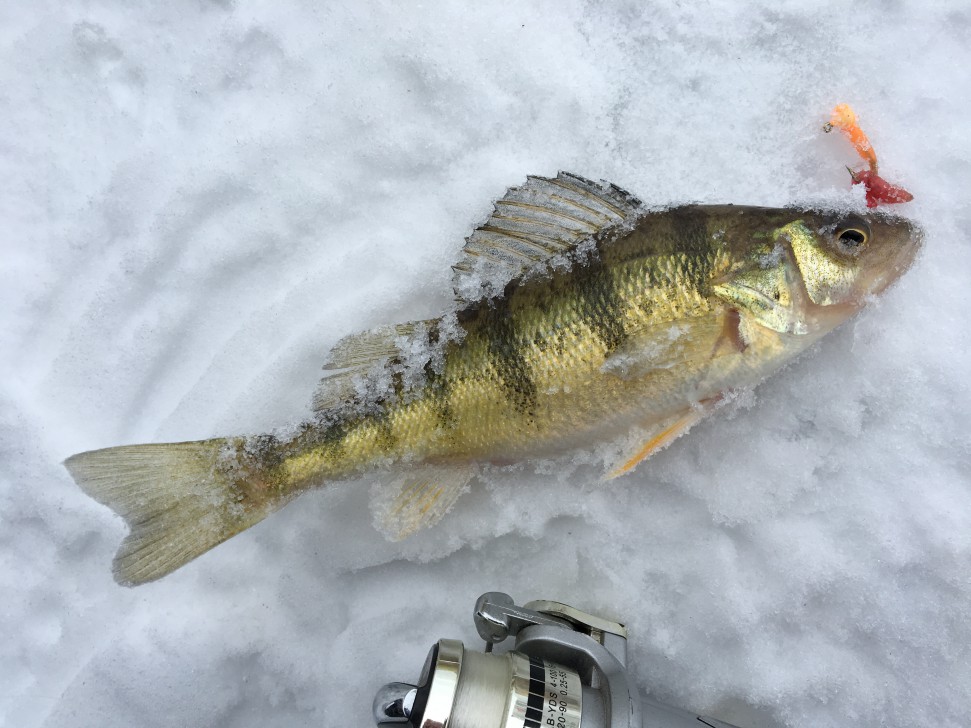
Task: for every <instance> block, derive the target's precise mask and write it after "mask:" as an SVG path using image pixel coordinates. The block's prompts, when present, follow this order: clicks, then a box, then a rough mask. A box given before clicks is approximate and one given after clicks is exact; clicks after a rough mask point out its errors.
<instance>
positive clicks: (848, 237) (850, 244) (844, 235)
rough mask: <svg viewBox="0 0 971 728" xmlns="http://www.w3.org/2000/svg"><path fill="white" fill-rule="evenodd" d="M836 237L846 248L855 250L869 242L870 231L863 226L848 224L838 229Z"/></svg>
mask: <svg viewBox="0 0 971 728" xmlns="http://www.w3.org/2000/svg"><path fill="white" fill-rule="evenodd" d="M835 237H836V240H837V242H838V243H839V244H840V246H841V247H842V248H843V249H844V250H846V251H849V252H855V251H857V250H859V249H860V248H861V247H863V246H864V245H866V244H867V241H868V240H869V239H870V231H869V230H868V229H866V228H865V227H863V226H856V225H854V226H848V227H844V228H840V229H839V230H837V231H836V236H835Z"/></svg>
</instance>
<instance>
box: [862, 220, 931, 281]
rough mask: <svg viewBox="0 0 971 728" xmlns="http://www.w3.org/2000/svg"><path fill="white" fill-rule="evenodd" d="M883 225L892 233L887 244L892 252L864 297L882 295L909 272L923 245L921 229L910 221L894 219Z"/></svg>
mask: <svg viewBox="0 0 971 728" xmlns="http://www.w3.org/2000/svg"><path fill="white" fill-rule="evenodd" d="M884 224H885V225H886V226H887V227H889V228H891V229H892V231H893V232H891V234H890V236H889V237H891V238H894V240H893V242H889V243H888V244H889V245H890V246H892V247H891V250H892V252H891V254H890V256H889V258H888V260H887V261H886V263H885V264H884V265H882V266H881V267H880V268H879V269H878V271H877V273H876V275H875V276H874V277H873V278H872V279H871V281H870V285H868V286H867V287H866V294H865V295H866V297H869V296H876V295H879V294H881V293H883V292H884V291H885V290H887V289H888V288H890V286H892V285H893V284H894V283H896V282H897V280H898V279H899V278H900V277H901V276H903V274H904V273H906V272H907V271H908V270H910V267H911V266H912V265H913V264H914V261H915V260H916V259H917V254H918V253H919V252H920V250H921V248H922V247H923V243H924V231H923V229H922V228H921V227H920V226H919V225H917V224H916V223H913V222H911V221H910V220H905V219H903V218H896V219H893V220H888V221H886V222H885V223H884Z"/></svg>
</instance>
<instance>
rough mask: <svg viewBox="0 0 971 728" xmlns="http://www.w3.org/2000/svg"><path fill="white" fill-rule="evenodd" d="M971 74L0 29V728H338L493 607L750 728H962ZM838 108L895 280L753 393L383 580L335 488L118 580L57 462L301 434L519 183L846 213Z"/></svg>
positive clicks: (528, 469)
mask: <svg viewBox="0 0 971 728" xmlns="http://www.w3.org/2000/svg"><path fill="white" fill-rule="evenodd" d="M969 37H971V7H969V5H968V3H967V2H964V3H957V2H918V1H917V0H909V1H904V0H898V1H896V2H890V1H888V2H875V1H874V2H866V1H863V0H856V1H853V2H805V1H801V2H749V3H743V2H737V3H736V2H730V1H728V0H723V1H721V2H718V1H712V2H675V1H673V0H669V1H666V2H645V1H641V0H638V1H637V2H607V3H601V2H581V1H578V0H556V1H555V2H553V1H550V2H532V3H527V2H515V3H492V2H475V3H469V2H426V3H424V4H421V5H419V4H417V3H411V2H401V3H393V2H344V3H339V2H326V3H318V2H311V1H309V0H307V1H306V2H264V3H246V2H232V0H225V1H222V2H218V1H215V0H213V1H212V2H204V1H202V0H173V1H172V2H166V3H125V2H108V1H107V0H102V1H100V2H98V1H90V2H81V3H57V2H41V1H40V0H37V1H35V2H30V3H6V4H4V5H3V6H2V7H0V46H2V65H0V124H2V127H0V128H2V132H0V173H2V180H3V182H2V192H0V223H2V227H0V246H2V249H0V253H2V261H0V277H2V278H0V316H2V318H0V723H2V724H3V725H5V726H11V727H12V728H32V727H35V726H45V727H51V728H60V727H61V726H92V727H93V726H99V727H102V728H115V727H121V726H144V727H147V728H154V727H156V726H158V727H162V726H226V727H228V726H234V727H235V726H241V727H247V726H253V727H255V726H265V725H274V726H328V727H329V726H352V725H353V726H362V727H363V726H368V725H371V717H370V716H371V699H372V696H373V694H374V692H375V690H376V689H377V688H378V687H379V686H380V685H381V684H382V683H384V682H387V681H390V680H395V679H397V680H409V679H415V678H417V675H418V671H419V669H420V667H421V663H422V661H423V659H424V655H425V652H426V651H427V649H428V648H429V647H430V646H431V644H432V643H433V642H434V641H435V640H437V639H439V638H441V637H451V638H457V639H462V640H464V641H465V642H466V644H467V645H475V646H477V645H479V643H478V639H477V637H476V635H475V632H474V629H473V627H472V622H471V609H472V604H473V602H474V600H475V598H476V597H477V596H478V595H479V594H480V593H481V592H483V591H487V590H492V589H499V590H504V591H507V592H509V593H511V594H512V595H513V596H514V597H515V598H517V599H518V600H521V601H525V600H528V599H534V598H547V599H556V600H561V601H565V602H568V603H572V604H574V605H576V606H578V607H580V608H582V609H586V610H588V611H593V612H596V613H602V614H604V615H605V616H610V617H614V618H616V619H619V620H621V621H625V622H626V623H627V624H628V625H629V627H630V630H631V643H630V654H631V662H632V669H633V670H634V673H635V676H636V681H637V684H638V686H639V687H640V689H641V690H642V691H644V692H649V693H650V694H652V695H653V696H654V697H656V698H658V699H660V700H663V701H666V702H670V703H673V704H676V705H679V706H684V707H689V708H692V709H695V710H698V711H701V712H705V713H707V714H710V715H713V716H715V717H720V718H723V719H725V720H729V721H733V722H737V723H739V724H740V725H743V726H813V727H815V728H819V727H821V726H845V725H853V726H935V727H938V726H964V725H967V721H968V720H969V718H968V715H969V709H971V649H969V645H971V475H969V471H971V450H969V436H968V424H969V421H971V417H969V414H968V412H969V405H971V388H969V384H968V377H969V375H971V353H969V336H968V330H969V326H968V320H967V314H968V310H969V306H971V286H969V283H971V275H969V264H968V261H969V240H968V229H969V227H971V203H969V181H971V141H969V136H971V135H969V121H968V120H969V118H971V100H969V96H968V89H969V88H971V44H969V43H968V38H969ZM838 102H848V103H850V104H852V105H853V106H854V108H855V109H856V111H857V112H858V114H859V116H860V120H861V124H862V126H863V128H864V129H865V130H866V131H867V133H868V134H869V136H870V138H871V139H872V140H873V142H874V144H875V146H876V149H877V152H878V154H879V156H880V159H881V163H882V164H881V172H882V173H883V174H884V176H885V177H887V178H888V179H889V180H891V181H895V182H899V183H901V184H903V185H904V186H906V187H908V188H909V189H910V191H911V192H913V193H914V195H915V201H914V202H913V203H910V204H908V205H905V206H902V207H901V208H900V209H899V211H900V212H901V213H904V214H906V215H908V216H910V217H912V218H913V219H915V220H917V221H919V222H920V224H921V225H923V226H924V228H925V231H926V238H925V249H924V252H923V254H922V256H921V258H920V259H919V261H918V262H917V264H916V266H915V268H914V269H913V270H912V271H911V272H910V273H909V274H908V275H907V276H906V277H905V278H904V279H903V280H902V281H901V282H900V284H899V285H898V286H896V287H895V288H894V289H893V290H892V291H890V292H889V293H888V294H887V295H886V296H885V297H884V298H883V300H882V301H881V302H880V303H879V304H878V305H876V306H875V307H873V308H871V309H869V310H868V311H867V312H865V313H864V315H862V316H861V317H859V318H858V319H857V320H855V321H853V322H852V323H850V324H848V325H846V326H844V327H843V328H842V329H840V330H839V331H838V332H836V333H834V334H833V335H831V336H830V337H828V338H827V339H826V340H825V341H823V342H822V343H821V344H820V345H819V346H817V347H816V348H815V349H813V350H812V351H811V352H810V353H809V354H807V355H806V356H804V357H802V358H801V359H800V360H798V361H797V362H796V363H795V364H794V365H792V366H790V367H788V368H787V369H786V370H785V371H783V372H782V373H781V374H780V375H778V376H776V377H775V378H774V379H772V380H771V381H770V382H768V383H766V384H764V385H763V386H761V387H760V388H759V389H757V390H756V391H755V393H754V395H753V396H751V397H748V398H744V399H743V401H742V402H740V403H736V404H735V405H733V406H732V407H729V408H726V409H724V410H722V411H721V412H719V413H718V414H717V415H716V416H715V417H713V418H711V419H710V420H708V421H706V422H705V423H703V424H702V425H700V426H698V427H697V428H695V429H694V430H693V431H692V432H691V433H690V434H689V435H688V436H686V437H684V438H681V439H680V440H678V441H677V442H676V443H675V444H674V445H673V446H671V447H670V448H668V449H667V450H665V451H664V452H662V453H661V454H660V455H658V456H656V457H655V458H653V459H652V460H650V461H648V462H646V463H644V464H642V465H641V466H640V467H639V468H638V469H637V470H636V471H635V472H634V473H633V474H632V475H630V476H627V477H624V478H622V479H619V480H616V481H613V482H611V483H609V484H602V483H600V482H599V481H598V479H597V474H598V473H599V472H602V467H600V466H597V465H596V464H593V465H575V464H573V463H570V462H569V461H566V462H564V463H561V464H559V465H554V466H549V465H547V466H546V467H542V468H537V467H536V466H531V465H526V466H524V467H521V468H518V469H513V470H510V471H507V472H501V473H496V474H493V475H491V476H488V477H487V478H485V479H484V480H480V481H478V482H476V483H475V485H474V488H473V492H472V493H471V494H469V495H467V496H465V497H464V498H463V499H462V500H460V501H459V503H458V504H457V506H456V507H455V509H454V510H453V511H452V512H451V513H450V514H449V515H448V516H447V517H446V518H445V519H444V521H443V522H442V523H441V524H439V526H437V527H436V528H435V529H433V530H430V531H427V532H425V533H422V534H420V535H418V536H416V537H414V538H411V539H409V540H407V541H405V542H403V543H399V544H394V543H390V542H387V541H385V540H384V539H383V537H381V536H380V535H379V534H378V533H377V532H376V531H374V529H373V527H372V525H371V515H370V512H369V510H368V482H367V481H366V480H364V481H362V482H361V483H359V484H357V485H356V486H354V487H347V488H343V489H330V490H328V489H326V488H325V489H322V490H319V491H316V492H315V493H313V494H310V495H307V496H304V497H302V498H300V499H299V500H298V501H297V502H295V503H294V504H292V505H290V506H289V507H288V508H286V509H285V510H284V511H282V512H281V513H279V514H277V515H275V516H273V517H271V518H269V519H268V520H267V521H265V522H264V523H261V524H260V525H258V526H257V527H255V528H253V529H252V530H250V531H248V532H246V533H244V534H242V535H240V536H237V537H236V538H234V539H232V540H231V541H229V542H227V543H226V544H224V545H222V546H220V547H218V548H217V549H215V550H214V551H212V552H210V553H208V554H207V555H205V556H203V557H202V558H200V559H198V560H197V561H195V562H193V563H191V564H190V565H188V566H187V567H185V568H183V569H181V570H179V571H178V572H176V573H174V574H173V575H171V576H169V577H167V578H165V579H163V580H161V581H159V582H156V583H153V584H150V585H147V586H143V587H140V588H137V589H126V588H122V587H119V586H117V585H116V584H115V583H114V582H113V581H112V578H111V573H110V563H111V558H112V556H113V554H114V552H115V549H116V548H117V546H118V544H119V542H120V541H121V539H122V538H123V536H124V534H125V532H126V531H125V526H124V524H123V522H122V521H121V519H120V518H118V517H116V516H114V515H113V514H112V513H111V512H110V511H109V510H108V509H106V508H104V507H102V506H100V505H98V504H97V503H95V502H94V501H92V500H91V499H89V498H88V497H86V496H85V495H84V494H83V493H81V492H80V491H79V490H78V488H77V487H76V486H75V485H74V483H73V482H72V481H71V479H70V477H69V476H68V474H67V472H66V471H65V470H64V468H63V467H62V466H61V461H62V460H63V459H64V458H65V457H67V456H69V455H71V454H72V453H75V452H78V451H82V450H89V449H94V448H100V447H107V446H110V445H116V444H124V443H132V442H143V441H149V442H162V441H170V440H187V439H198V438H205V437H210V436H216V435H228V434H238V433H257V432H264V431H270V430H272V429H274V428H278V427H281V426H286V425H288V424H292V423H294V422H297V421H299V420H300V419H302V418H305V417H307V416H308V414H309V411H310V410H309V402H310V398H311V393H312V391H313V389H314V386H315V383H316V381H317V379H318V378H319V376H320V365H321V364H322V363H323V361H324V360H325V357H326V353H327V350H328V349H329V347H330V346H331V345H333V343H334V342H335V341H337V339H339V338H340V337H341V336H343V335H344V334H347V333H351V332H355V331H359V330H362V329H366V328H369V327H372V326H374V325H376V324H380V323H385V322H393V321H401V320H408V319H413V318H425V317H429V316H434V315H437V314H438V313H439V312H440V311H442V310H444V309H445V308H446V307H447V306H448V305H449V302H450V289H449V284H450V274H451V272H450V269H449V266H450V264H451V263H452V262H454V261H455V260H456V258H457V255H458V251H459V249H460V247H461V245H462V242H463V238H464V237H465V236H466V235H468V234H469V233H470V232H471V230H472V228H473V227H474V225H475V224H477V223H480V222H482V221H483V220H484V219H485V217H486V216H487V215H488V213H489V211H490V210H491V206H492V201H493V200H494V199H496V198H498V197H500V196H501V195H502V194H503V192H504V190H505V189H506V188H507V187H509V186H512V185H517V184H521V183H522V182H523V181H524V180H525V177H526V175H527V174H541V175H552V174H555V173H556V172H557V170H561V169H563V170H570V171H574V172H577V173H579V174H582V175H585V176H587V177H591V178H594V179H599V178H605V179H609V180H611V181H614V182H616V183H617V184H619V185H621V186H623V187H625V188H627V189H629V190H630V191H631V192H633V193H634V194H636V195H638V196H639V197H640V198H641V199H643V200H645V201H646V202H648V203H651V204H660V203H672V204H674V203H681V202H686V201H697V202H703V203H720V202H733V203H737V204H757V205H772V206H781V205H785V204H792V203H812V202H816V203H819V202H820V201H829V202H845V201H847V200H850V199H852V200H854V201H855V203H856V204H857V205H861V206H862V190H861V189H859V188H856V189H853V190H850V189H849V186H848V178H847V174H846V171H845V169H844V168H843V165H844V164H857V163H858V160H857V158H856V156H855V154H854V152H853V151H852V148H851V147H850V145H849V144H848V143H847V142H846V141H845V140H844V139H842V138H840V137H839V136H838V135H836V134H832V135H829V136H826V135H823V134H822V133H821V130H820V127H821V126H822V124H823V122H824V121H825V120H826V119H827V118H828V114H829V110H830V109H831V108H832V107H833V105H834V104H836V103H838ZM584 455H585V456H586V457H587V459H588V460H589V459H590V458H589V453H587V454H584Z"/></svg>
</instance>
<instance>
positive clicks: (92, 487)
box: [64, 439, 285, 586]
mask: <svg viewBox="0 0 971 728" xmlns="http://www.w3.org/2000/svg"><path fill="white" fill-rule="evenodd" d="M231 446H232V445H231V443H230V441H228V440H225V439H215V440H201V441H198V442H178V443H165V444H160V445H125V446H122V447H110V448H107V449H105V450H92V451H90V452H83V453H79V454H78V455H73V456H71V457H69V458H68V459H67V460H65V461H64V466H65V467H66V468H67V469H68V471H69V472H70V473H71V475H72V476H73V478H74V480H75V481H76V482H77V484H78V485H79V486H80V487H81V489H82V490H83V491H84V492H85V493H87V494H88V495H90V496H91V497H92V498H94V499H95V500H97V501H98V502H100V503H103V504H104V505H106V506H108V507H109V508H111V509H113V510H114V511H115V512H117V513H118V514H119V515H121V516H122V517H123V518H124V519H125V521H126V522H127V523H128V526H129V528H130V529H131V532H130V533H129V534H128V536H127V537H126V538H125V540H124V541H123V542H122V544H121V546H120V547H119V549H118V553H117V554H115V560H114V563H113V565H112V572H113V574H114V577H115V581H117V582H118V583H119V584H123V585H124V586H136V585H138V584H144V583H146V582H149V581H154V580H155V579H159V578H161V577H163V576H165V575H166V574H169V573H171V572H172V571H175V570H176V569H178V568H179V567H180V566H182V565H183V564H186V563H188V562H189V561H192V559H194V558H195V557H197V556H199V555H201V554H203V553H205V552H206V551H208V550H209V549H211V548H212V547H213V546H216V545H218V544H220V543H222V542H223V541H225V540H226V539H228V538H230V537H231V536H234V535H236V534H237V533H239V532H240V531H243V530H245V529H247V528H249V527H250V526H252V525H254V524H255V523H258V522H259V521H261V520H263V518H265V517H266V516H268V515H269V514H270V513H272V512H273V511H275V510H276V509H277V508H279V507H280V506H282V505H283V504H284V502H285V500H284V499H277V500H275V501H274V500H273V499H269V498H260V499H258V502H256V499H253V498H252V497H250V498H247V495H246V493H247V490H248V489H247V490H244V489H241V488H240V487H239V485H238V483H239V480H238V475H237V476H235V477H234V475H233V474H232V471H231V469H229V468H227V467H225V465H221V462H220V461H221V460H222V459H223V453H224V452H225V450H226V449H227V447H231ZM237 472H238V471H237Z"/></svg>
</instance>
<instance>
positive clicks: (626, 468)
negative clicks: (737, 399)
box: [604, 395, 721, 480]
mask: <svg viewBox="0 0 971 728" xmlns="http://www.w3.org/2000/svg"><path fill="white" fill-rule="evenodd" d="M719 401H721V396H720V395H719V396H718V397H713V398H711V399H708V400H705V401H704V402H701V403H698V404H696V405H693V406H690V407H687V408H685V409H684V410H682V411H681V412H678V413H677V414H675V415H672V416H671V417H669V418H668V419H666V420H663V421H662V422H660V423H659V424H658V425H657V426H656V427H655V428H654V429H653V430H652V433H651V436H650V437H649V438H648V440H647V441H646V442H645V443H644V444H643V445H641V446H640V447H638V448H636V449H633V448H632V449H631V451H630V452H628V453H626V454H625V455H624V456H623V457H621V459H620V462H619V463H618V464H617V465H615V466H614V467H613V468H612V469H611V470H610V471H609V472H608V473H607V474H606V475H605V476H604V480H613V479H614V478H616V477H619V476H621V475H623V474H624V473H628V472H630V471H631V470H633V469H634V468H635V467H637V465H638V463H640V462H641V461H642V460H646V459H647V458H649V457H650V456H651V455H653V454H654V453H656V452H657V451H658V450H663V449H664V448H666V447H667V446H668V445H670V444H671V443H672V442H674V441H675V440H677V439H678V438H679V437H681V435H683V434H684V433H686V432H687V431H688V430H690V429H691V428H692V427H693V426H694V425H696V424H698V423H699V422H701V420H703V419H704V418H705V417H707V416H708V415H709V414H711V412H712V410H714V408H715V405H716V404H717V403H718V402H719Z"/></svg>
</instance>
